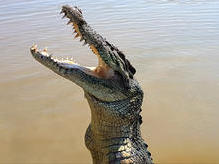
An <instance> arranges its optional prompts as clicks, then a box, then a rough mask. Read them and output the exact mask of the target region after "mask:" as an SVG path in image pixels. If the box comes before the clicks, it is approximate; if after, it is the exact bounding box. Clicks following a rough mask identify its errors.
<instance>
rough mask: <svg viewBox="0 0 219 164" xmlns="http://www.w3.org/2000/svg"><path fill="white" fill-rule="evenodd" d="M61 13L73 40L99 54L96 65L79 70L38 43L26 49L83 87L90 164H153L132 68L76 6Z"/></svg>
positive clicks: (46, 64)
mask: <svg viewBox="0 0 219 164" xmlns="http://www.w3.org/2000/svg"><path fill="white" fill-rule="evenodd" d="M61 13H64V17H67V18H68V19H69V22H68V24H73V28H74V29H75V33H76V36H75V37H80V38H81V39H80V40H81V41H82V40H84V44H88V45H89V47H90V48H91V50H92V51H93V52H94V54H96V55H97V57H98V66H97V67H96V68H90V67H83V66H80V65H79V64H77V63H75V62H74V61H72V60H69V59H64V60H58V59H55V58H54V57H52V56H51V55H49V54H48V52H47V50H46V49H44V50H43V51H39V50H38V49H37V46H36V45H34V46H32V47H31V49H30V51H31V54H32V56H33V57H34V58H35V59H36V60H37V61H39V62H40V63H41V64H43V65H45V66H46V67H48V68H49V69H51V70H52V71H54V72H55V73H57V74H59V75H60V76H63V77H64V78H66V79H69V80H71V81H72V82H74V83H75V84H77V85H78V86H80V87H81V88H83V90H84V92H85V97H86V98H87V100H88V103H89V105H90V109H91V123H90V125H89V127H88V128H87V131H86V135H85V144H86V146H87V148H88V149H89V150H90V152H91V155H92V158H93V163H95V164H107V163H127V164H129V163H135V164H151V163H152V158H151V154H150V152H149V151H148V150H147V147H148V146H147V144H146V143H145V142H144V140H143V139H142V137H141V132H140V124H141V122H142V121H141V116H140V112H141V105H142V100H143V91H142V90H141V88H140V86H139V84H138V82H137V81H136V79H135V78H134V74H135V68H134V67H133V66H132V65H131V64H130V62H129V61H128V60H127V59H126V58H125V55H124V54H123V53H122V52H121V51H119V50H118V49H117V48H116V47H115V46H114V45H112V44H110V43H109V42H107V41H106V39H104V38H103V37H102V36H101V35H99V34H97V33H96V32H95V31H94V30H93V29H92V28H91V27H90V26H89V25H88V24H87V22H86V21H85V20H84V18H83V15H82V12H81V10H80V9H79V8H77V7H73V8H71V7H69V6H63V7H62V11H61Z"/></svg>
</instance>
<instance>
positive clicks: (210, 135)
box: [0, 0, 219, 164]
mask: <svg viewBox="0 0 219 164" xmlns="http://www.w3.org/2000/svg"><path fill="white" fill-rule="evenodd" d="M64 4H70V5H77V6H79V7H80V8H81V9H82V10H83V13H84V16H85V18H86V20H87V21H88V22H89V24H90V25H91V26H92V27H93V28H94V29H96V31H98V32H99V33H100V34H102V35H103V36H104V37H106V38H107V39H108V40H109V41H110V42H112V43H114V44H115V45H117V46H118V47H119V49H121V50H123V52H124V53H125V54H126V56H127V58H128V59H130V61H131V62H132V64H133V65H134V66H135V67H136V69H137V73H136V78H137V79H138V81H139V82H140V84H141V86H142V88H143V90H144V92H145V97H144V103H143V111H142V115H143V124H142V126H141V129H142V136H143V137H144V139H145V140H146V141H147V143H148V145H149V150H150V152H151V153H152V156H153V158H154V162H155V163H161V164H162V163H167V164H168V163H172V164H175V163H182V164H184V163H197V164H204V163H219V119H218V118H219V117H218V116H219V1H218V0H193V1H189V0H182V1H175V0H148V1H147V0H138V1H131V0H126V1H118V0H108V1H101V0H95V1H88V0H78V1H70V0H65V1H64V0H57V1H54V0H7V1H0V50H1V53H0V68H1V69H0V163H1V164H7V163H11V164H25V163H26V164H36V163H37V164H38V163H39V164H71V163H72V164H74V163H76V164H80V163H84V164H87V163H91V157H90V154H89V152H88V150H87V149H86V147H85V145H84V133H85V130H86V128H87V126H88V124H89V122H90V111H89V107H88V104H87V102H86V100H85V98H84V95H83V91H82V89H80V88H79V87H77V86H76V85H75V84H73V83H72V82H70V81H68V80H65V79H63V78H61V77H59V76H58V75H56V74H55V73H53V72H52V71H50V70H48V69H47V68H45V67H44V66H42V65H40V64H39V63H38V62H36V61H35V60H34V59H33V58H32V57H31V55H30V52H29V47H30V46H31V45H32V44H33V43H37V44H38V45H39V46H40V47H42V48H43V47H45V46H47V47H48V50H49V52H51V53H53V54H54V55H57V56H72V57H73V58H74V59H75V60H76V61H78V62H79V63H80V64H82V65H88V66H95V65H96V63H97V59H96V57H95V56H94V55H93V54H92V53H91V52H90V50H89V49H88V47H82V46H81V45H82V44H81V43H80V42H79V41H78V40H73V37H72V35H71V33H72V29H71V27H70V26H66V25H65V24H66V23H67V20H63V19H61V16H60V15H59V12H60V8H61V6H62V5H64Z"/></svg>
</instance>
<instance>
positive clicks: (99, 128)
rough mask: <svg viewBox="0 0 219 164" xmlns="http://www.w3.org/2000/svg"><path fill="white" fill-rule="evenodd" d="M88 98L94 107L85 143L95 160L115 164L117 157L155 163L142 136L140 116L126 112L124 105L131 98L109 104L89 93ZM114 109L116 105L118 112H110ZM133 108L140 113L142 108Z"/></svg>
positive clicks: (95, 161) (130, 160) (94, 161)
mask: <svg viewBox="0 0 219 164" xmlns="http://www.w3.org/2000/svg"><path fill="white" fill-rule="evenodd" d="M85 97H86V98H87V100H88V103H89V106H90V109H91V123H90V125H89V127H88V128H87V131H86V134H85V144H86V146H87V148H88V149H89V150H90V152H91V155H92V157H93V163H116V161H117V160H118V159H119V160H120V161H124V163H134V162H133V161H138V163H140V164H141V163H152V162H151V158H150V153H149V152H148V151H146V149H147V144H146V143H145V142H144V140H143V139H142V137H141V132H140V123H141V122H140V121H139V119H140V115H136V117H133V114H132V115H131V114H129V113H125V112H123V111H124V110H126V111H127V106H126V105H125V104H126V101H129V100H124V101H122V102H118V103H114V104H110V103H106V102H97V100H96V99H95V98H94V97H92V96H90V95H89V94H87V93H85ZM109 106H111V107H109ZM111 108H117V112H118V113H115V109H113V110H112V111H113V112H111ZM133 110H135V111H136V113H140V111H141V108H140V107H138V106H136V108H134V109H132V110H130V112H131V111H133ZM121 118H122V119H121ZM100 150H101V151H100ZM147 156H148V158H145V157H147ZM133 157H134V158H135V159H134V158H133ZM136 158H138V160H136ZM121 159H122V160H121Z"/></svg>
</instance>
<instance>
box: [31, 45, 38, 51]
mask: <svg viewBox="0 0 219 164" xmlns="http://www.w3.org/2000/svg"><path fill="white" fill-rule="evenodd" d="M31 50H34V51H35V52H36V51H37V45H36V44H33V45H32V47H31Z"/></svg>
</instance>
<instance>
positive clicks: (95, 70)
mask: <svg viewBox="0 0 219 164" xmlns="http://www.w3.org/2000/svg"><path fill="white" fill-rule="evenodd" d="M71 10H74V12H75V13H76V14H78V15H80V14H81V16H82V12H81V10H80V9H78V8H77V7H75V8H73V9H71ZM71 10H70V11H69V10H68V9H66V8H62V11H61V13H63V14H64V16H63V18H65V17H67V18H69V21H68V23H67V25H72V27H73V30H74V34H75V36H74V38H79V39H80V42H82V41H84V43H83V45H86V44H88V46H89V48H90V49H91V51H92V52H93V53H94V54H95V55H96V56H97V59H98V65H97V66H96V67H85V66H81V65H79V64H78V63H76V62H75V61H74V60H73V58H70V59H69V58H65V59H64V58H62V59H58V58H56V57H54V56H52V55H50V54H49V53H48V50H47V49H46V48H45V49H44V50H42V51H41V50H38V48H37V45H33V46H32V47H31V51H32V52H34V54H36V55H37V58H41V59H44V60H48V61H50V63H55V64H56V65H57V66H60V67H62V68H65V69H68V70H69V69H71V68H78V69H80V70H81V71H83V72H85V73H86V74H89V75H92V76H95V77H97V78H103V79H110V78H112V77H113V76H114V71H113V69H112V68H111V67H109V66H108V65H107V64H106V63H105V62H104V60H103V59H102V58H101V55H100V54H99V52H98V50H97V48H96V47H95V46H94V45H93V44H92V43H89V42H87V40H86V39H85V38H84V36H83V34H82V33H81V31H80V28H79V25H78V23H77V20H74V19H72V15H70V16H69V14H72V11H71ZM75 13H74V14H75Z"/></svg>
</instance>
